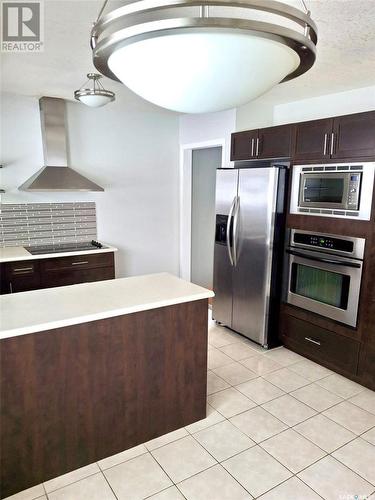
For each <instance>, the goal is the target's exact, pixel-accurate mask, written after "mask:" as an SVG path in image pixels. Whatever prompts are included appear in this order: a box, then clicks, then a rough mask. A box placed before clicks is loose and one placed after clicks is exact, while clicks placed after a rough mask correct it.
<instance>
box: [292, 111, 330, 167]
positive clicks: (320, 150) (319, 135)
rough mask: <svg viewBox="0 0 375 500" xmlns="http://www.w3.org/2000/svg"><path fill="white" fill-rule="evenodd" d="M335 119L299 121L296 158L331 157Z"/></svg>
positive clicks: (315, 158)
mask: <svg viewBox="0 0 375 500" xmlns="http://www.w3.org/2000/svg"><path fill="white" fill-rule="evenodd" d="M332 127H333V120H332V119H331V118H329V119H326V120H315V121H312V122H304V123H299V124H298V125H297V132H296V146H295V151H294V159H295V160H297V161H303V160H319V159H325V158H330V139H331V134H332Z"/></svg>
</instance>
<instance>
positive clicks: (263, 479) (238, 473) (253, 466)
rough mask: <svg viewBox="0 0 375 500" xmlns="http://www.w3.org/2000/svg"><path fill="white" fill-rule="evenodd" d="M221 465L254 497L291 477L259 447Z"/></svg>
mask: <svg viewBox="0 0 375 500" xmlns="http://www.w3.org/2000/svg"><path fill="white" fill-rule="evenodd" d="M222 465H223V467H225V468H226V469H227V471H228V472H229V473H230V474H231V475H232V476H233V477H234V478H236V479H237V481H238V482H239V483H241V484H242V486H243V487H244V488H246V489H247V491H249V492H250V493H251V494H252V495H253V496H254V497H257V496H259V495H262V494H263V493H265V492H266V491H268V490H270V489H271V488H274V487H275V486H277V485H278V484H280V483H282V482H283V481H285V480H286V479H288V478H289V477H290V476H291V473H290V472H289V471H288V470H287V469H286V468H285V467H283V466H282V465H281V464H280V463H279V462H277V461H276V460H275V459H274V458H272V457H271V456H270V455H269V454H268V453H266V452H265V451H264V450H263V449H262V448H260V447H259V446H253V447H252V448H250V449H249V450H246V451H244V452H242V453H240V454H239V455H236V456H235V457H232V458H230V459H229V460H226V461H225V462H223V463H222Z"/></svg>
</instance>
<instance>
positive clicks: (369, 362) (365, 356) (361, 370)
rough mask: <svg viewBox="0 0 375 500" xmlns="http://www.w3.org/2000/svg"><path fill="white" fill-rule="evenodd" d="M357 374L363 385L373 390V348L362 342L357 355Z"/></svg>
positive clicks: (374, 366) (374, 371)
mask: <svg viewBox="0 0 375 500" xmlns="http://www.w3.org/2000/svg"><path fill="white" fill-rule="evenodd" d="M358 376H359V377H360V379H361V381H362V382H363V384H364V385H366V386H367V387H369V388H370V389H372V390H374V391H375V349H373V348H370V346H369V345H367V344H364V345H363V346H362V349H361V353H360V356H359V366H358Z"/></svg>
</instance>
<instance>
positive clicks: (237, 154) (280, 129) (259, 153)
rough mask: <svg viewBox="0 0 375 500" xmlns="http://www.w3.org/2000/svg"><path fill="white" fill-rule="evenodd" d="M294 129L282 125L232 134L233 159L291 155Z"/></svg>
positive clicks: (285, 156)
mask: <svg viewBox="0 0 375 500" xmlns="http://www.w3.org/2000/svg"><path fill="white" fill-rule="evenodd" d="M292 129H293V127H292V126H291V125H280V126H277V127H267V128H263V129H256V130H249V131H246V132H237V133H235V134H232V149H231V160H232V161H236V160H254V159H258V158H259V159H264V158H288V157H290V155H291V150H292V148H291V142H292Z"/></svg>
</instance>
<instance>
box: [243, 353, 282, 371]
mask: <svg viewBox="0 0 375 500" xmlns="http://www.w3.org/2000/svg"><path fill="white" fill-rule="evenodd" d="M241 364H242V365H244V366H245V368H248V369H249V370H251V371H252V372H254V373H256V374H257V375H265V374H266V373H270V372H273V371H275V370H279V369H280V368H282V366H281V365H280V363H277V362H276V361H274V360H273V359H271V358H269V357H268V355H262V354H260V355H258V356H253V357H252V358H248V359H243V360H242V361H241Z"/></svg>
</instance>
